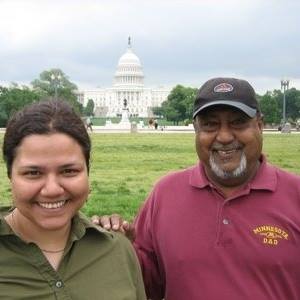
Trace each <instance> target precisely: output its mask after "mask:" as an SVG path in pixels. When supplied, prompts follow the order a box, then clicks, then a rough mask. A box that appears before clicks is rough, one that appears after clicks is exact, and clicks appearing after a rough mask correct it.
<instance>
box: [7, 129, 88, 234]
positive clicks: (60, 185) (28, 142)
mask: <svg viewBox="0 0 300 300" xmlns="http://www.w3.org/2000/svg"><path fill="white" fill-rule="evenodd" d="M11 188H12V194H13V200H14V205H15V206H16V208H17V209H18V213H20V214H21V215H22V217H25V218H26V222H27V223H28V225H33V226H37V227H38V228H39V229H45V230H59V229H63V228H65V227H66V226H69V225H70V220H71V219H72V217H73V216H74V214H75V213H76V212H77V211H78V210H79V209H80V208H81V206H82V205H83V204H84V203H85V201H86V199H87V197H88V193H89V183H88V172H87V166H86V162H85V157H84V155H83V152H82V149H81V147H80V145H79V144H78V142H77V141H76V140H75V139H73V138H72V137H70V136H68V135H66V134H63V133H53V134H33V135H29V136H27V137H25V138H24V139H23V140H22V142H21V144H20V145H19V146H18V148H17V149H16V156H15V159H14V161H13V164H12V173H11Z"/></svg>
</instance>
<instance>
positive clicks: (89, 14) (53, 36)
mask: <svg viewBox="0 0 300 300" xmlns="http://www.w3.org/2000/svg"><path fill="white" fill-rule="evenodd" d="M299 9H300V2H298V1H293V0H286V1H277V0H269V1H260V0H252V1H251V0H243V1H241V0H239V1H238V0H224V1H217V0H212V1H208V0H202V1H199V0H198V1H196V0H194V1H193V0H185V1H179V0H173V1H170V0H165V1H157V0H153V1H141V0H139V1H137V0H131V1H130V0H128V1H124V0H123V1H121V0H114V1H108V0H107V1H105V0H103V1H96V0H87V1H83V0H82V1H80V0H74V1H68V0H60V1H59V0H53V1H48V0H26V1H21V0H9V1H8V0H4V1H3V0H2V1H1V2H0V59H1V64H0V74H1V76H0V81H1V82H10V81H20V82H25V83H29V82H30V81H32V80H33V79H34V78H36V77H38V75H39V73H41V72H42V71H43V70H45V69H50V68H55V67H59V68H61V69H62V70H63V71H64V72H65V73H66V74H67V75H69V77H70V79H71V80H72V81H74V82H76V83H77V85H78V86H79V87H80V86H81V85H82V86H98V85H101V86H103V87H104V86H110V85H111V83H112V79H113V74H114V72H115V69H116V66H117V62H118V59H119V57H120V56H121V55H122V54H123V53H124V52H125V50H126V43H127V37H128V36H129V35H131V36H132V41H133V49H134V51H135V53H136V54H137V55H138V56H139V58H140V59H141V61H142V64H143V66H144V73H145V76H146V78H145V82H146V83H147V84H150V85H159V84H164V85H174V84H176V83H183V84H186V85H194V84H195V85H199V84H200V83H201V82H203V81H204V80H205V79H207V76H216V75H230V76H238V77H243V78H246V79H247V78H250V79H253V81H254V83H255V85H257V86H259V89H260V91H261V92H263V91H265V90H267V89H270V86H272V84H274V87H273V88H277V83H276V82H277V81H278V82H279V81H280V79H281V78H282V77H283V76H286V77H289V78H291V85H292V86H293V83H295V84H299V78H300V74H299V67H298V65H299V61H300V41H299V39H298V38H297V37H298V36H299V33H300V19H299V17H298V11H299ZM275 83H276V84H275ZM275 85H276V86H275ZM298 88H300V86H299V85H298Z"/></svg>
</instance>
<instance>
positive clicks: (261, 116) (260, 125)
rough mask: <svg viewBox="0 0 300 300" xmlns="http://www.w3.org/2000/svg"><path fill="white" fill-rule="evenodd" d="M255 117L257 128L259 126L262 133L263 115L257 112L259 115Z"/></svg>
mask: <svg viewBox="0 0 300 300" xmlns="http://www.w3.org/2000/svg"><path fill="white" fill-rule="evenodd" d="M256 118H257V124H258V128H259V130H260V132H261V133H262V132H263V130H264V115H263V114H259V115H257V117H256Z"/></svg>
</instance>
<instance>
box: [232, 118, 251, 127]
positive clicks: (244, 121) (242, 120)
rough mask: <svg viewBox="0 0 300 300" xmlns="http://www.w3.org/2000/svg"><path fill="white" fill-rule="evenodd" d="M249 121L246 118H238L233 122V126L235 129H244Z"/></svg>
mask: <svg viewBox="0 0 300 300" xmlns="http://www.w3.org/2000/svg"><path fill="white" fill-rule="evenodd" d="M247 121H248V120H247V119H245V118H238V119H235V120H233V121H231V125H232V126H233V127H243V126H244V125H245V124H247Z"/></svg>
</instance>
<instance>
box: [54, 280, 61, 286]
mask: <svg viewBox="0 0 300 300" xmlns="http://www.w3.org/2000/svg"><path fill="white" fill-rule="evenodd" d="M62 285H63V284H62V282H61V281H60V280H59V281H56V282H55V286H56V287H57V288H61V287H62Z"/></svg>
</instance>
